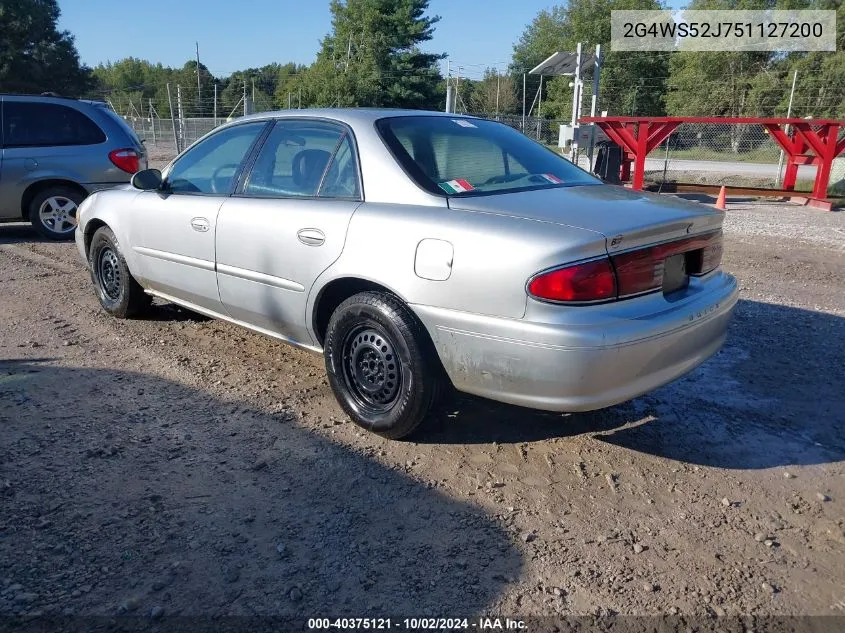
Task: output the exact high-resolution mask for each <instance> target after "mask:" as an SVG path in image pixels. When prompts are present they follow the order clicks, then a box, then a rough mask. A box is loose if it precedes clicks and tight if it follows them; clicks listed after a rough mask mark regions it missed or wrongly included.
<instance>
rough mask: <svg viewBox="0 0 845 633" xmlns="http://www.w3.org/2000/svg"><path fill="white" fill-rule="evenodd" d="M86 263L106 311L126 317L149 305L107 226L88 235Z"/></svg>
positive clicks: (135, 314)
mask: <svg viewBox="0 0 845 633" xmlns="http://www.w3.org/2000/svg"><path fill="white" fill-rule="evenodd" d="M88 264H89V266H90V267H91V278H92V279H93V281H94V287H95V289H96V291H97V298H98V299H99V300H100V305H102V306H103V308H104V309H105V310H106V312H108V313H109V314H111V315H112V316H116V317H119V318H121V319H125V318H129V317H133V316H138V315H139V314H142V313H143V312H144V311H146V310H147V308H149V306H150V302H151V297H150V296H149V295H148V294H146V293H145V292H144V289H143V288H141V286H140V284H138V282H137V281H135V278H134V277H132V274H131V273H130V272H129V267H128V266H127V265H126V260H125V259H124V258H123V254H122V253H121V252H120V246H119V245H118V243H117V238H116V237H115V236H114V233H113V232H112V230H111V229H110V228H109V227H107V226H102V227H100V228H99V229H97V232H96V233H94V236H93V237H92V238H91V247H90V248H89V250H88Z"/></svg>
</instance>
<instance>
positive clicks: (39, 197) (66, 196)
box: [29, 185, 85, 240]
mask: <svg viewBox="0 0 845 633" xmlns="http://www.w3.org/2000/svg"><path fill="white" fill-rule="evenodd" d="M84 199H85V196H84V195H83V194H82V193H80V192H79V191H78V190H77V189H74V188H72V187H67V186H63V185H57V186H55V187H47V188H45V189H42V190H41V191H39V192H38V193H36V194H35V196H34V197H33V198H32V201H31V202H30V203H29V221H30V222H32V226H33V227H35V230H36V231H38V233H40V234H41V236H42V237H46V238H47V239H48V240H69V239H73V232H74V231H75V230H76V210H77V209H78V208H79V205H80V204H81V203H82V201H83V200H84Z"/></svg>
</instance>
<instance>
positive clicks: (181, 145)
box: [176, 84, 185, 152]
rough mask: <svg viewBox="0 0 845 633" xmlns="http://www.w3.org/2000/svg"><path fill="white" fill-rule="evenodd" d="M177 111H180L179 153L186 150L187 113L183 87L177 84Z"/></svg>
mask: <svg viewBox="0 0 845 633" xmlns="http://www.w3.org/2000/svg"><path fill="white" fill-rule="evenodd" d="M176 109H177V110H178V111H179V151H180V152H181V151H182V150H183V149H185V112H184V110H183V109H182V86H181V85H179V84H176Z"/></svg>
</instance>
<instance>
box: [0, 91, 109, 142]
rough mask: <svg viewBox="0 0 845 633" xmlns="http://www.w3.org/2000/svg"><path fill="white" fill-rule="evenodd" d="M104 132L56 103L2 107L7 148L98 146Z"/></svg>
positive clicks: (89, 121)
mask: <svg viewBox="0 0 845 633" xmlns="http://www.w3.org/2000/svg"><path fill="white" fill-rule="evenodd" d="M105 140H106V135H105V134H104V133H103V131H102V130H101V129H100V128H99V127H98V126H97V124H96V123H94V122H93V121H92V120H91V119H89V118H88V117H87V116H85V115H84V114H82V113H81V112H80V111H79V110H74V109H73V108H70V107H68V106H64V105H59V104H57V103H32V102H22V101H6V102H5V103H4V104H3V144H4V145H5V146H6V147H53V146H59V145H95V144H97V143H102V142H104V141H105Z"/></svg>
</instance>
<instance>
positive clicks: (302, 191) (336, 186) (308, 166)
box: [243, 119, 359, 198]
mask: <svg viewBox="0 0 845 633" xmlns="http://www.w3.org/2000/svg"><path fill="white" fill-rule="evenodd" d="M318 189H319V191H318ZM243 193H244V195H246V196H252V197H258V198H314V197H317V196H320V197H331V198H357V197H358V195H359V191H358V166H357V163H356V161H355V152H354V151H353V147H352V142H351V140H350V137H349V133H348V132H347V131H346V129H345V128H344V127H343V126H340V125H337V124H334V123H330V122H327V121H317V120H312V121H305V120H301V119H300V120H285V119H279V120H277V121H276V123H275V125H274V126H273V130H272V131H271V132H270V134H269V136H268V137H267V141H266V142H265V143H264V145H263V147H262V148H261V151H260V152H259V154H258V158H257V159H256V161H255V165H254V166H253V168H252V171H251V173H250V176H249V181H248V182H247V184H246V186H245V187H244V190H243Z"/></svg>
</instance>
